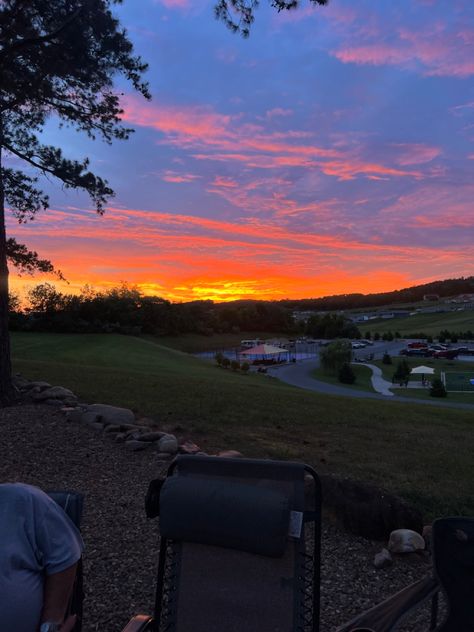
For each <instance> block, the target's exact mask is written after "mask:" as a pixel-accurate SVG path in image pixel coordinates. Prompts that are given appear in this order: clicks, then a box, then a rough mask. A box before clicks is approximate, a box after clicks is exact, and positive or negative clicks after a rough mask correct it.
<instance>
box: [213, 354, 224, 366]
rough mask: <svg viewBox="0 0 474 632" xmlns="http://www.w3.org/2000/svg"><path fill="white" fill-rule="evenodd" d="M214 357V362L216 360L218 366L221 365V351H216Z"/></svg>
mask: <svg viewBox="0 0 474 632" xmlns="http://www.w3.org/2000/svg"><path fill="white" fill-rule="evenodd" d="M214 358H215V360H216V362H217V364H218V366H222V361H223V359H224V356H223V355H222V353H221V352H220V351H218V352H217V353H216V355H215V356H214Z"/></svg>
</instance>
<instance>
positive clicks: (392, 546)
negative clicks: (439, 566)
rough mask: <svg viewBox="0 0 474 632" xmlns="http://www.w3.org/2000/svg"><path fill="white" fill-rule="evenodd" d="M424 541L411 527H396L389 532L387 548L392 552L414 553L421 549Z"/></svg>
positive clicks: (423, 546)
mask: <svg viewBox="0 0 474 632" xmlns="http://www.w3.org/2000/svg"><path fill="white" fill-rule="evenodd" d="M424 548H425V541H424V539H423V538H422V536H421V535H420V534H419V533H417V532H416V531H412V530H411V529H396V530H395V531H392V533H391V534H390V539H389V541H388V550H389V551H391V552H392V553H414V552H415V551H423V550H424Z"/></svg>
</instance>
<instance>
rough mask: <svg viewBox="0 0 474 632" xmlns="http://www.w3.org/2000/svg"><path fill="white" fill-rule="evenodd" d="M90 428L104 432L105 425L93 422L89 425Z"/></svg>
mask: <svg viewBox="0 0 474 632" xmlns="http://www.w3.org/2000/svg"><path fill="white" fill-rule="evenodd" d="M87 425H88V426H89V427H90V428H92V430H95V431H96V432H102V430H103V429H104V424H101V423H99V422H93V421H91V422H90V423H88V424H87Z"/></svg>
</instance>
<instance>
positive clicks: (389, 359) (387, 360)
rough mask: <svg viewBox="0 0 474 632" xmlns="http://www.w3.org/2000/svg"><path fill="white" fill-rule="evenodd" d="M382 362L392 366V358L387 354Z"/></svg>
mask: <svg viewBox="0 0 474 632" xmlns="http://www.w3.org/2000/svg"><path fill="white" fill-rule="evenodd" d="M382 362H383V364H392V358H391V357H390V355H389V354H388V353H387V352H385V353H384V354H383V358H382Z"/></svg>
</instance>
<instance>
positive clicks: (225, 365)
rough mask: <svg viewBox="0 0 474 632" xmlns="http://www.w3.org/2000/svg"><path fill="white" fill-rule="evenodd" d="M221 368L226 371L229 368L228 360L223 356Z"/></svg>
mask: <svg viewBox="0 0 474 632" xmlns="http://www.w3.org/2000/svg"><path fill="white" fill-rule="evenodd" d="M222 366H223V367H224V369H228V368H229V366H230V360H229V358H226V357H225V356H224V357H223V358H222Z"/></svg>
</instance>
